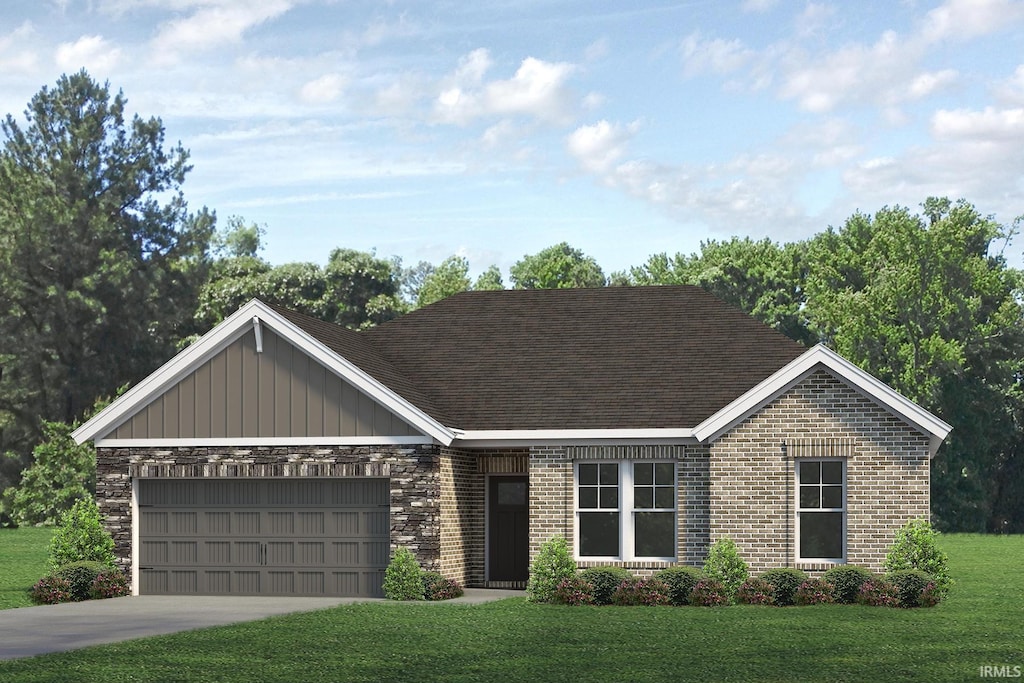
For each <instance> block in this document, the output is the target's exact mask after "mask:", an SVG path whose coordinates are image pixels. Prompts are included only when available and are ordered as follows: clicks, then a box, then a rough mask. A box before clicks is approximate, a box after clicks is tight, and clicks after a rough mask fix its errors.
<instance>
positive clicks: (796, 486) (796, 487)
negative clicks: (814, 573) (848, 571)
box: [793, 458, 849, 564]
mask: <svg viewBox="0 0 1024 683" xmlns="http://www.w3.org/2000/svg"><path fill="white" fill-rule="evenodd" d="M805 462H818V463H821V462H838V463H840V464H841V465H842V468H843V506H842V507H839V508H822V507H818V508H804V507H801V506H800V464H801V463H805ZM793 469H794V477H793V497H794V499H795V507H794V509H795V510H796V518H795V520H794V525H795V527H796V548H795V554H796V559H797V562H815V563H831V564H846V558H847V549H846V536H847V508H848V501H849V488H848V486H847V481H846V472H847V468H846V458H798V459H796V460H795V461H794V468H793ZM803 512H841V513H842V515H843V516H842V520H843V521H842V546H843V556H842V557H804V556H802V555H801V554H800V515H801V513H803Z"/></svg>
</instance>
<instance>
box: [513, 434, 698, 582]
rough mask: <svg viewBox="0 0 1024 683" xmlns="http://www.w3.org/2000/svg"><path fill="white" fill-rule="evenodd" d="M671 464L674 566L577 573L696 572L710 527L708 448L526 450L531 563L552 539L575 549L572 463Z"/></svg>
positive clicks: (648, 564) (640, 564) (637, 564)
mask: <svg viewBox="0 0 1024 683" xmlns="http://www.w3.org/2000/svg"><path fill="white" fill-rule="evenodd" d="M665 459H670V460H675V461H676V462H677V482H678V486H677V496H678V498H677V502H676V505H677V506H678V523H677V529H678V540H677V546H676V557H677V560H678V561H677V562H676V563H670V562H643V561H636V562H614V563H609V562H603V561H602V562H588V561H584V560H580V561H578V562H577V565H578V566H579V567H581V568H583V567H589V566H595V565H606V564H616V565H619V566H622V567H626V568H627V569H629V570H630V572H632V573H633V574H635V575H637V576H650V575H651V574H653V573H654V572H656V571H657V570H659V569H663V568H665V567H668V566H671V565H673V564H687V565H695V566H699V565H701V564H702V563H703V562H704V558H705V556H706V555H707V548H708V539H709V534H710V525H709V517H708V501H709V488H708V485H709V481H708V476H709V457H708V447H707V446H703V445H697V446H568V447H562V446H559V447H535V448H531V449H530V558H531V560H532V558H533V557H535V556H536V554H537V552H538V551H539V550H540V546H541V545H542V544H543V543H544V542H545V541H547V540H548V539H550V538H551V537H552V536H555V535H561V536H565V537H566V538H567V539H568V540H569V543H570V545H574V543H575V533H576V531H575V528H576V524H575V519H576V514H575V509H574V507H573V497H574V492H573V486H574V482H573V462H575V461H586V460H665Z"/></svg>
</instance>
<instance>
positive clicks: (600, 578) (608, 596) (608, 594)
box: [580, 567, 635, 605]
mask: <svg viewBox="0 0 1024 683" xmlns="http://www.w3.org/2000/svg"><path fill="white" fill-rule="evenodd" d="M580 576H581V577H582V578H584V579H586V580H587V581H589V582H590V585H591V586H592V588H593V595H594V604H595V605H610V604H612V594H613V593H614V592H615V590H616V589H617V588H618V587H619V585H620V584H621V583H622V582H623V581H631V580H633V579H634V578H635V577H634V576H633V575H632V574H630V573H629V572H628V571H626V570H625V569H623V568H622V567H590V568H589V569H584V570H583V571H582V572H580Z"/></svg>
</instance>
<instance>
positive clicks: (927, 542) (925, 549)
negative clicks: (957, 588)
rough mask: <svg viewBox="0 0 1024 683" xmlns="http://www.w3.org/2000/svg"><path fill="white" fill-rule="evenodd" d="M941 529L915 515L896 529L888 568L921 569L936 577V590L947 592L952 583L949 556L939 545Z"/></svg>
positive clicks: (888, 555) (894, 569)
mask: <svg viewBox="0 0 1024 683" xmlns="http://www.w3.org/2000/svg"><path fill="white" fill-rule="evenodd" d="M938 538H939V532H937V531H935V529H933V528H932V525H931V524H930V523H929V522H928V521H927V520H924V519H912V520H910V521H909V522H907V523H906V525H904V526H903V528H901V529H899V530H897V531H896V540H894V541H893V544H892V545H891V546H890V547H889V552H888V554H887V555H886V556H885V564H884V566H885V571H886V572H895V571H900V570H903V569H920V570H921V571H923V572H924V573H925V574H929V575H931V577H932V578H933V579H934V580H935V587H936V590H937V591H938V592H939V594H940V595H945V594H946V593H947V592H948V591H949V589H950V588H951V587H952V586H953V579H952V578H950V576H949V558H948V557H946V553H944V552H942V550H940V549H939V544H938Z"/></svg>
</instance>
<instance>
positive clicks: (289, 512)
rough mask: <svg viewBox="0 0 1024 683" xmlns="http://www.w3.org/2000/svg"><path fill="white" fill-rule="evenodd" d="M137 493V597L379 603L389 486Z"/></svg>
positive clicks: (298, 484)
mask: <svg viewBox="0 0 1024 683" xmlns="http://www.w3.org/2000/svg"><path fill="white" fill-rule="evenodd" d="M138 483H140V484H141V485H140V486H139V489H138V490H139V513H140V514H139V519H140V532H141V534H140V535H141V539H140V591H141V592H142V593H150V594H152V593H170V594H176V593H182V594H189V593H193V594H217V595H261V594H262V595H363V596H379V595H380V594H381V583H382V581H383V570H384V567H386V566H387V562H388V559H389V556H390V543H389V537H390V520H389V509H390V507H389V497H390V489H389V486H388V482H387V480H386V479H379V480H338V479H335V480H331V479H326V480H301V481H300V480H292V481H273V480H259V481H230V480H229V481H223V480H216V481H202V480H200V481H188V482H182V481H175V480H163V481H156V482H153V481H146V480H142V481H140V482H138ZM207 489H208V490H207ZM253 500H255V501H256V502H255V503H251V502H250V503H249V504H245V503H246V501H253ZM155 501H163V502H155ZM187 501H199V502H198V503H196V504H194V505H192V504H188V503H187ZM337 501H342V502H337ZM374 531H376V532H377V533H376V534H374Z"/></svg>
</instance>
